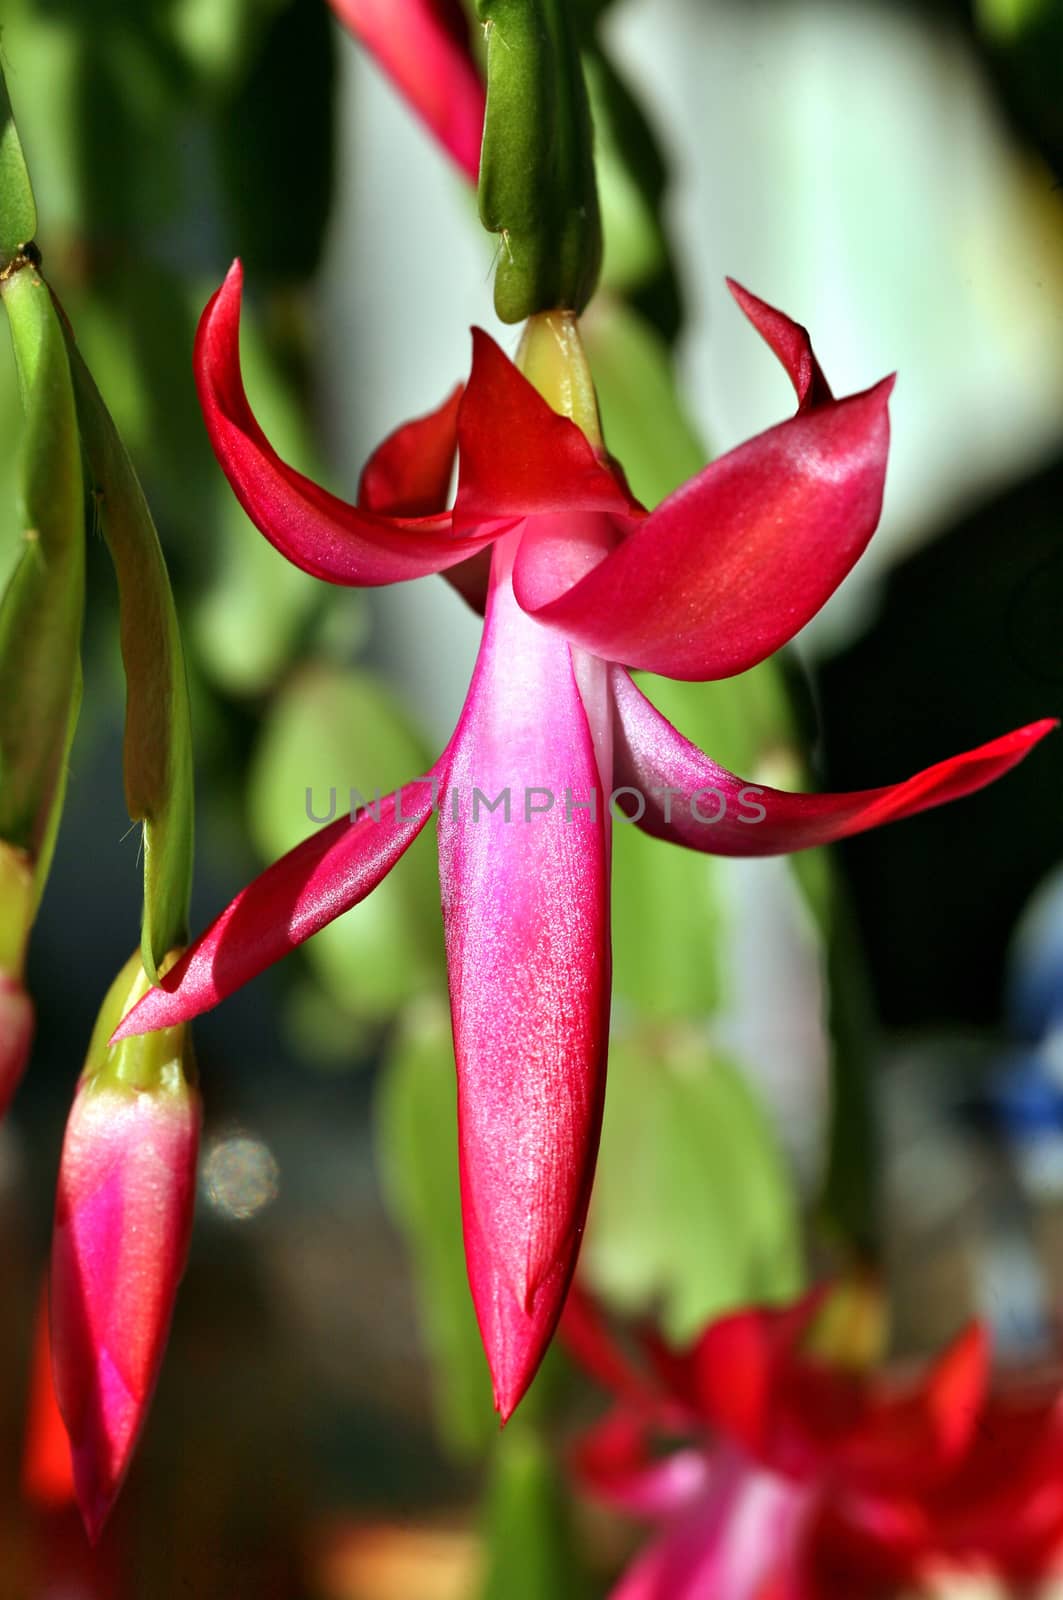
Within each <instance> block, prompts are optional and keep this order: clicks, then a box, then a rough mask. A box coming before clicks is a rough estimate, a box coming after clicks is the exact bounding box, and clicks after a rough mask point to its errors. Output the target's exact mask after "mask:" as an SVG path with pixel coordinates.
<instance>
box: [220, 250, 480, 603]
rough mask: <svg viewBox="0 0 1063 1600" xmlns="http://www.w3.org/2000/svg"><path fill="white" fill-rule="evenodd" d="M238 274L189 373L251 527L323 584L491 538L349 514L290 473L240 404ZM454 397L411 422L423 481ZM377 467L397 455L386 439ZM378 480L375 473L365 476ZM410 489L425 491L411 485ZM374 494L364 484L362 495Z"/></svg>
mask: <svg viewBox="0 0 1063 1600" xmlns="http://www.w3.org/2000/svg"><path fill="white" fill-rule="evenodd" d="M241 285H242V274H241V269H240V263H239V262H238V261H234V262H233V265H232V266H231V268H230V269H229V273H228V276H227V277H226V279H225V282H224V283H223V284H222V286H221V288H220V289H219V290H218V292H217V293H216V294H215V295H214V296H213V298H212V299H211V300H210V301H208V303H207V306H206V309H205V310H204V312H203V316H202V317H201V319H200V323H199V331H198V333H197V334H196V348H195V371H196V384H197V387H198V389H199V399H200V404H201V406H202V408H203V416H204V419H205V421H206V424H207V432H208V433H209V434H210V441H211V444H212V445H213V446H214V453H215V455H216V456H217V458H218V460H219V462H220V463H221V466H222V469H223V471H224V472H225V475H226V477H227V478H228V479H229V482H230V483H231V484H232V487H233V490H234V492H235V494H236V497H237V499H238V500H239V501H240V504H241V505H242V506H243V508H244V510H245V511H246V512H247V514H248V516H249V517H250V518H251V521H252V522H253V523H254V524H255V526H256V527H257V528H259V529H260V530H261V532H262V533H264V534H265V536H266V538H267V539H268V540H269V541H270V543H271V544H273V545H275V546H276V548H277V549H278V550H279V551H280V552H281V554H282V555H284V556H287V558H288V560H289V561H291V562H293V563H294V564H295V565H296V566H297V567H302V568H303V570H304V571H305V572H310V573H313V575H314V576H315V577H318V578H327V579H328V580H329V581H330V582H332V583H343V584H364V585H367V586H371V585H374V584H381V583H395V582H398V581H400V580H401V579H405V578H418V577H421V576H423V575H424V574H425V573H429V572H440V571H442V570H443V569H444V568H445V567H449V566H453V565H454V564H455V562H458V561H463V560H464V559H465V558H466V557H467V556H469V555H472V554H473V553H474V552H475V551H476V550H478V549H480V547H481V546H482V545H484V544H485V543H487V542H488V541H489V540H490V539H492V538H493V537H494V532H493V531H492V530H486V529H482V530H480V532H479V533H477V534H475V535H473V534H466V535H465V537H462V538H458V537H455V536H454V535H453V533H452V531H451V520H450V516H449V514H448V513H445V512H441V513H439V514H438V515H436V516H430V517H421V516H412V517H410V516H406V517H389V516H384V515H382V514H381V512H380V511H379V510H374V509H358V508H357V507H355V506H351V505H348V504H347V503H346V501H344V500H340V499H338V498H337V497H336V496H335V495H332V494H329V493H328V492H327V490H325V489H321V488H319V487H318V485H317V484H315V483H312V482H311V480H310V479H309V478H307V477H304V476H303V474H302V473H301V472H296V471H295V469H294V468H293V467H289V466H287V465H286V464H285V462H283V461H282V460H281V459H280V457H279V456H278V455H277V453H276V451H275V450H274V449H273V448H272V446H271V445H270V443H269V441H268V439H267V438H266V436H265V434H264V433H263V432H262V429H261V428H260V427H259V425H258V423H257V422H256V420H255V417H254V415H253V413H252V411H251V407H250V406H249V405H248V401H247V395H246V394H245V392H244V385H243V379H242V377H241V375H240V298H241ZM454 403H455V402H454V397H453V396H452V397H451V399H449V400H448V401H446V402H445V404H444V406H443V407H442V411H441V412H438V413H436V414H435V415H434V416H431V417H428V418H425V419H423V420H422V421H421V422H420V423H418V424H415V425H414V426H415V428H417V429H418V430H420V436H421V437H425V436H426V435H427V436H430V437H431V438H432V441H433V462H432V471H431V472H430V473H429V474H428V475H427V476H428V477H432V476H434V475H436V474H437V473H438V456H439V454H440V453H441V449H442V443H443V441H444V439H445V434H446V430H447V428H448V427H449V426H450V425H451V417H450V411H451V408H452V407H453V405H454ZM383 448H384V454H385V460H386V461H388V462H389V463H391V464H393V463H394V459H395V457H396V456H401V455H405V454H407V453H408V452H407V447H406V442H405V441H403V442H402V443H400V444H396V443H395V436H394V435H393V436H392V439H391V440H389V441H387V443H386V444H385V446H384V447H383ZM373 476H374V477H376V478H381V477H382V473H379V472H377V473H374V475H373ZM417 488H418V491H419V490H423V489H424V488H425V484H424V483H421V484H419V485H418V486H417ZM378 492H379V493H380V494H381V495H382V496H383V494H384V490H383V489H382V488H380V489H378V488H377V486H376V485H375V484H373V483H371V484H370V488H369V493H370V496H371V497H372V496H373V495H374V494H376V493H378Z"/></svg>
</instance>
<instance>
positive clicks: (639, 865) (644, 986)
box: [613, 821, 727, 1022]
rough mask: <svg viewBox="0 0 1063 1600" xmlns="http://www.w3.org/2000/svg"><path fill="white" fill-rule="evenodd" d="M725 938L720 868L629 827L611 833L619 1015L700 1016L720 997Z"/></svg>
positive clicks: (713, 1007)
mask: <svg viewBox="0 0 1063 1600" xmlns="http://www.w3.org/2000/svg"><path fill="white" fill-rule="evenodd" d="M726 935H727V922H726V911H725V907H724V905H723V903H722V900H721V894H720V887H719V869H718V866H717V863H716V862H715V861H714V860H713V859H712V857H711V856H693V855H692V854H691V853H689V852H688V851H686V850H680V849H676V848H675V847H674V846H672V845H668V844H664V843H662V842H661V841H660V840H659V839H651V838H650V837H649V835H648V834H644V833H642V832H640V830H639V829H638V828H637V827H635V826H634V825H632V824H630V823H626V822H623V821H617V822H616V823H615V824H614V829H613V997H614V1005H615V1007H616V1010H617V1014H618V1015H619V1016H621V1017H627V1016H628V1014H629V1013H630V1014H633V1015H634V1016H637V1017H640V1018H652V1019H653V1020H654V1021H658V1022H667V1021H672V1020H682V1019H690V1018H704V1017H708V1016H710V1015H711V1013H712V1012H713V1011H715V1010H716V1009H717V1007H718V1006H719V1004H720V1001H721V999H722V993H721V985H722V976H721V971H720V962H719V959H718V951H719V947H720V943H721V941H722V940H723V939H725V938H726Z"/></svg>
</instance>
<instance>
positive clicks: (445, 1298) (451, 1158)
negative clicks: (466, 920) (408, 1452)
mask: <svg viewBox="0 0 1063 1600" xmlns="http://www.w3.org/2000/svg"><path fill="white" fill-rule="evenodd" d="M375 1129H376V1150H377V1160H378V1162H379V1164H380V1169H381V1174H382V1177H383V1180H384V1184H385V1188H386V1191H387V1194H388V1197H389V1200H390V1204H391V1209H392V1212H393V1215H394V1216H395V1219H396V1221H397V1222H398V1224H399V1226H400V1227H401V1229H402V1231H403V1233H404V1234H405V1236H406V1239H407V1242H408V1245H409V1248H410V1252H411V1257H412V1261H413V1270H414V1279H415V1286H416V1291H417V1297H418V1301H419V1304H420V1310H421V1317H422V1321H423V1325H424V1334H425V1339H426V1342H427V1344H428V1347H429V1351H430V1354H431V1356H432V1371H433V1373H434V1375H435V1383H436V1389H435V1394H436V1408H437V1415H438V1419H439V1426H440V1431H441V1433H442V1435H443V1438H444V1440H445V1441H446V1442H447V1444H448V1445H449V1446H450V1447H451V1449H453V1450H454V1451H455V1452H456V1453H457V1454H459V1455H477V1454H480V1453H481V1452H482V1451H483V1450H484V1449H486V1447H487V1445H488V1443H489V1441H490V1440H491V1438H492V1437H493V1436H494V1435H495V1433H496V1430H497V1422H496V1419H495V1414H494V1410H493V1407H492V1403H491V1381H490V1376H489V1374H488V1370H487V1363H486V1361H485V1359H484V1353H483V1346H482V1345H481V1343H480V1335H479V1330H478V1329H477V1326H476V1316H475V1313H474V1312H473V1308H472V1301H471V1299H470V1298H469V1285H468V1279H467V1277H466V1273H465V1257H464V1253H463V1250H462V1238H461V1195H460V1191H459V1185H458V1124H457V1111H456V1105H455V1095H454V1049H453V1045H452V1043H451V1038H450V1027H449V1022H448V1019H447V1015H446V1011H445V1009H444V1008H443V1006H442V1005H441V1006H440V1007H439V1008H438V1010H437V1011H436V1012H435V1013H434V1014H433V1013H432V1012H431V1011H429V1010H428V1008H425V1009H424V1010H420V1009H419V1010H418V1011H417V1013H416V1014H412V1015H411V1017H410V1018H409V1021H408V1024H407V1026H406V1027H405V1028H404V1030H403V1032H402V1034H401V1035H400V1038H399V1040H398V1043H397V1045H396V1047H395V1048H394V1049H393V1051H392V1052H391V1055H390V1057H389V1059H388V1061H387V1063H386V1064H385V1066H384V1068H383V1070H382V1073H381V1077H380V1080H379V1089H378V1092H377V1102H376V1118H375Z"/></svg>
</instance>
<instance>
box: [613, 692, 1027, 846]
mask: <svg viewBox="0 0 1063 1600" xmlns="http://www.w3.org/2000/svg"><path fill="white" fill-rule="evenodd" d="M611 681H612V685H613V694H614V703H615V706H616V718H617V722H616V745H615V759H616V783H617V786H618V787H619V786H621V785H625V786H630V787H631V788H632V789H633V790H635V791H637V792H638V794H639V795H640V796H641V797H642V799H643V800H644V801H645V805H646V810H645V814H644V815H643V816H642V817H641V818H637V820H638V821H639V823H640V826H641V827H642V828H644V829H645V831H646V832H647V833H651V834H653V835H654V836H655V837H656V838H658V839H667V840H669V841H670V842H671V843H673V844H682V845H686V846H687V847H688V849H691V850H703V851H707V852H708V853H709V854H711V855H724V856H768V855H778V854H780V853H783V852H786V851H791V850H805V849H807V848H808V847H809V846H811V845H821V844H830V843H831V842H833V841H834V840H836V839H845V838H848V837H849V836H850V835H851V834H854V833H863V832H864V831H865V830H866V829H868V828H877V827H880V826H881V825H882V824H883V823H886V822H896V821H898V820H899V819H900V818H902V817H910V816H914V815H915V814H916V813H917V812H919V811H926V810H928V809H929V808H930V807H931V806H938V805H943V804H944V803H945V802H946V801H948V800H958V799H960V798H961V797H962V796H964V795H968V794H973V793H974V791H975V790H977V789H982V788H984V787H985V785H986V784H988V783H993V782H994V781H995V780H996V779H997V778H1000V777H1002V776H1003V775H1004V773H1005V772H1008V771H1010V769H1011V768H1012V767H1014V766H1016V765H1017V764H1018V763H1019V762H1020V761H1022V760H1023V759H1024V757H1026V756H1027V755H1029V753H1030V751H1031V750H1032V749H1033V747H1034V746H1035V745H1036V744H1037V743H1039V741H1040V740H1041V739H1043V738H1044V737H1045V735H1046V734H1047V733H1050V732H1051V731H1052V729H1053V728H1055V727H1056V726H1057V725H1058V724H1057V723H1056V722H1055V721H1054V720H1053V719H1052V718H1045V719H1043V720H1042V721H1040V722H1031V723H1030V724H1029V725H1028V726H1027V727H1025V728H1016V729H1015V730H1014V732H1012V733H1006V734H1004V735H1003V736H1002V737H1001V738H999V739H994V740H992V741H991V742H990V743H989V744H984V745H979V746H978V748H977V749H975V750H967V751H965V752H964V753H963V754H962V755H958V756H952V757H951V758H950V759H949V760H947V761H939V762H938V763H937V764H936V765H935V766H932V767H927V768H926V769H925V770H924V771H923V772H918V773H916V774H915V776H914V777H911V778H908V779H907V780H906V781H905V782H903V783H896V784H888V785H886V786H885V787H883V788H880V789H858V790H856V791H854V792H853V793H852V794H787V793H785V792H784V791H782V790H780V789H771V788H768V787H767V786H766V785H764V784H752V783H748V782H747V781H746V780H745V779H743V778H737V777H735V776H734V774H733V773H730V772H728V771H726V769H725V768H723V767H720V766H717V764H716V762H715V761H711V760H710V759H709V757H708V756H707V755H704V754H703V753H702V752H701V751H700V750H699V749H698V748H697V746H696V745H693V744H691V743H690V741H689V740H688V739H684V738H683V735H682V734H681V733H679V732H678V731H677V730H676V729H675V728H673V726H672V724H671V723H670V722H669V721H668V720H667V719H666V718H665V717H662V716H661V714H660V712H659V711H657V710H656V709H655V707H653V706H652V705H651V704H650V702H649V701H648V700H647V699H646V697H645V695H644V694H642V693H641V691H640V690H639V689H637V688H636V687H635V684H634V683H633V682H632V680H631V678H630V677H629V676H628V674H627V673H626V672H624V671H623V670H622V669H620V668H615V667H614V668H613V669H612V674H611ZM668 791H671V796H670V798H669V797H668ZM623 803H624V804H625V805H626V806H627V805H628V804H629V809H630V811H631V814H632V815H635V814H636V813H637V810H638V802H637V800H636V799H635V798H634V796H632V797H631V798H630V803H629V802H628V801H624V802H623Z"/></svg>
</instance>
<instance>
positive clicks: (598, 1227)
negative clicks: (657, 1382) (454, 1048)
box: [580, 1028, 801, 1341]
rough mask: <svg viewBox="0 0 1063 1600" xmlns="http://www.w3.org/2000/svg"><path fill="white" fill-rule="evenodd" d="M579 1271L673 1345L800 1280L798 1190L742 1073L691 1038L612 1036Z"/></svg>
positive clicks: (667, 1032) (675, 1033)
mask: <svg viewBox="0 0 1063 1600" xmlns="http://www.w3.org/2000/svg"><path fill="white" fill-rule="evenodd" d="M580 1265H581V1271H582V1272H583V1273H584V1275H585V1276H586V1277H587V1279H588V1280H589V1281H590V1282H591V1283H592V1284H593V1285H594V1287H595V1288H596V1289H598V1290H599V1291H600V1292H601V1293H602V1294H603V1295H605V1296H606V1297H607V1298H608V1299H609V1300H610V1301H611V1302H612V1303H613V1304H615V1305H616V1306H617V1307H618V1308H620V1309H622V1310H624V1311H627V1312H630V1313H633V1314H643V1313H649V1312H653V1314H654V1315H655V1316H657V1317H658V1318H659V1320H660V1324H661V1327H662V1329H663V1330H664V1332H665V1334H666V1335H667V1337H669V1338H670V1339H673V1340H676V1341H682V1340H686V1339H689V1338H691V1337H692V1336H693V1335H694V1334H695V1333H696V1332H697V1330H698V1329H699V1328H700V1327H702V1326H703V1325H704V1323H705V1322H706V1320H707V1319H708V1318H710V1317H712V1316H716V1315H718V1314H720V1313H722V1312H723V1311H726V1310H728V1309H730V1308H733V1307H734V1306H737V1305H740V1304H746V1303H748V1302H749V1301H751V1300H758V1299H759V1300H783V1299H785V1298H786V1297H787V1296H789V1295H791V1294H793V1293H794V1291H795V1290H796V1289H797V1287H798V1286H799V1283H800V1278H801V1247H800V1238H799V1232H798V1219H797V1215H796V1208H795V1199H794V1194H793V1185H792V1183H791V1181H790V1178H789V1175H788V1173H787V1171H786V1168H785V1166H784V1163H783V1161H782V1159H781V1157H780V1155H779V1152H778V1150H777V1148H776V1145H775V1141H774V1138H773V1136H772V1133H771V1130H770V1129H769V1127H768V1125H767V1122H766V1120H765V1118H764V1115H763V1113H762V1112H761V1110H760V1107H759V1106H758V1104H757V1102H756V1100H755V1098H754V1096H753V1094H752V1092H751V1091H750V1089H749V1088H748V1087H747V1086H746V1084H745V1082H744V1080H743V1078H742V1075H741V1074H740V1073H739V1072H738V1071H736V1070H735V1069H734V1068H733V1067H732V1066H731V1065H730V1064H728V1063H727V1062H726V1061H723V1060H721V1059H720V1058H719V1057H718V1056H715V1055H713V1054H712V1053H711V1052H710V1050H709V1049H708V1047H707V1046H706V1044H705V1043H704V1040H703V1037H702V1036H700V1035H699V1034H698V1033H697V1032H694V1031H688V1032H683V1031H682V1030H680V1029H678V1028H671V1029H663V1028H662V1029H659V1030H657V1031H654V1030H653V1029H652V1028H643V1029H640V1030H637V1031H635V1032H633V1033H632V1034H631V1035H630V1036H628V1037H624V1038H620V1039H616V1040H614V1041H613V1046H612V1051H611V1054H610V1061H609V1080H608V1086H607V1090H606V1102H605V1124H604V1129H603V1134H602V1148H601V1155H600V1158H599V1162H598V1175H597V1178H596V1180H595V1186H594V1194H593V1198H592V1201H591V1215H590V1222H589V1224H588V1229H587V1239H586V1242H585V1244H584V1246H583V1251H582V1255H581V1257H580Z"/></svg>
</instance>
